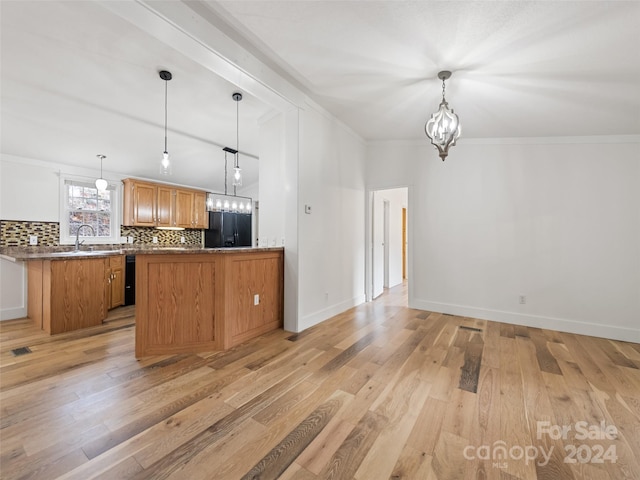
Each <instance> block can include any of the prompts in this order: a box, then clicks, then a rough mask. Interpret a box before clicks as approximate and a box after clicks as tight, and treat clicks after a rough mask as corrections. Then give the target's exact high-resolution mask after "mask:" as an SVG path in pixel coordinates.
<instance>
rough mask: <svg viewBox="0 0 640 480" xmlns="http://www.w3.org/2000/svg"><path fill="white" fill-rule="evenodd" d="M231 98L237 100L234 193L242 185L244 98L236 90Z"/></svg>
mask: <svg viewBox="0 0 640 480" xmlns="http://www.w3.org/2000/svg"><path fill="white" fill-rule="evenodd" d="M231 98H233V99H234V100H235V102H236V163H235V166H234V167H233V193H234V195H235V193H236V191H235V190H236V187H241V186H242V169H241V168H240V163H239V159H238V157H239V156H240V114H239V112H240V100H242V94H241V93H240V92H235V93H234V94H233V95H232V96H231Z"/></svg>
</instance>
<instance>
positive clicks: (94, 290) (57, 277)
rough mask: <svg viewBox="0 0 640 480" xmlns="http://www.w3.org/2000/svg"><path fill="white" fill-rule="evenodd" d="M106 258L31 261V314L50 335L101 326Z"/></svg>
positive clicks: (105, 305)
mask: <svg viewBox="0 0 640 480" xmlns="http://www.w3.org/2000/svg"><path fill="white" fill-rule="evenodd" d="M106 272H107V263H106V261H105V259H104V258H94V259H84V260H64V261H63V260H60V261H58V260H56V261H51V260H39V261H30V262H29V266H28V273H29V276H30V277H31V278H30V279H29V280H28V282H29V284H28V285H29V291H28V296H29V299H28V309H29V311H28V315H29V317H30V318H32V319H33V320H34V322H35V323H36V325H38V326H40V327H41V328H42V329H43V330H45V331H46V332H47V333H50V334H55V333H62V332H69V331H72V330H77V329H79V328H86V327H92V326H95V325H100V324H101V323H102V321H103V320H104V318H105V317H106V314H107V303H106V302H107V295H106V291H105V282H104V279H105V277H106Z"/></svg>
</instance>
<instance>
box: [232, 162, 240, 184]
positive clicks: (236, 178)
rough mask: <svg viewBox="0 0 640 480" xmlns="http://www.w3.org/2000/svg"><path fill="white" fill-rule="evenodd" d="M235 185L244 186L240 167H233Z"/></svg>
mask: <svg viewBox="0 0 640 480" xmlns="http://www.w3.org/2000/svg"><path fill="white" fill-rule="evenodd" d="M233 186H234V187H241V186H242V169H241V168H240V167H234V168H233Z"/></svg>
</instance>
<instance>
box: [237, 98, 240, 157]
mask: <svg viewBox="0 0 640 480" xmlns="http://www.w3.org/2000/svg"><path fill="white" fill-rule="evenodd" d="M239 112H240V101H239V100H237V101H236V150H237V152H236V168H238V166H239V161H238V157H239V156H240V113H239Z"/></svg>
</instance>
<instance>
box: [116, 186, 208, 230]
mask: <svg viewBox="0 0 640 480" xmlns="http://www.w3.org/2000/svg"><path fill="white" fill-rule="evenodd" d="M123 183H124V208H123V220H122V224H123V225H126V226H130V227H132V226H137V227H164V228H171V227H179V228H207V226H208V216H207V209H206V199H207V193H206V192H204V191H201V190H191V189H186V188H178V187H173V186H171V185H165V184H161V183H151V182H144V181H141V180H135V179H132V178H127V179H125V180H123Z"/></svg>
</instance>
